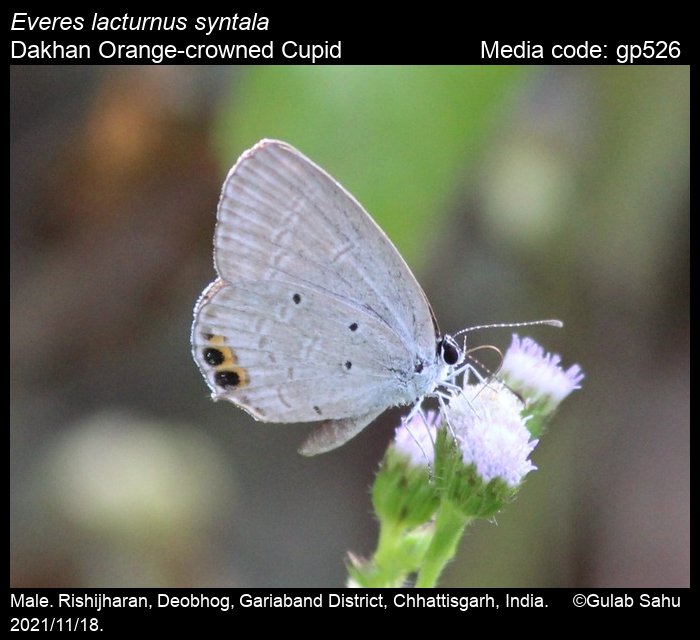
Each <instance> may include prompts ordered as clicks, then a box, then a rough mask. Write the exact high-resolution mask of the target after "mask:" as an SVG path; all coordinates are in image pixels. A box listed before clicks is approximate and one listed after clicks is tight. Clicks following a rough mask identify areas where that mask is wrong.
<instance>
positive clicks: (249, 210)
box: [192, 140, 435, 453]
mask: <svg viewBox="0 0 700 640" xmlns="http://www.w3.org/2000/svg"><path fill="white" fill-rule="evenodd" d="M215 266H216V269H217V272H218V274H219V276H220V277H219V279H218V280H217V281H215V282H214V283H212V285H210V287H209V288H208V289H207V291H205V293H204V294H203V295H202V297H201V298H200V301H199V302H198V304H197V306H196V308H195V321H194V325H193V330H192V344H193V355H194V358H195V360H196V362H197V364H198V365H199V367H200V369H201V371H202V373H203V375H204V377H205V378H206V380H207V382H208V384H209V386H210V387H211V389H212V392H213V396H214V397H215V398H219V397H223V398H225V399H227V400H231V401H233V402H235V403H236V404H238V405H240V406H241V407H243V408H244V409H246V410H247V411H249V412H250V413H251V414H252V415H254V416H255V417H256V418H259V419H262V420H265V421H268V422H297V421H299V422H301V421H317V420H324V419H327V420H328V421H329V422H328V425H327V428H326V432H327V435H328V438H326V440H328V442H326V441H324V438H317V440H316V444H315V445H314V444H310V447H311V449H312V451H310V452H311V453H316V452H318V451H320V450H326V449H327V448H332V446H330V447H329V446H328V444H329V443H331V444H332V442H335V441H338V440H339V439H340V437H339V436H338V435H337V434H336V435H333V431H334V430H336V431H337V430H338V428H339V424H340V423H337V422H336V423H335V424H334V421H343V422H342V424H343V425H344V428H343V429H341V430H342V431H343V432H344V433H349V432H350V431H353V432H352V434H351V435H354V433H356V432H357V431H359V430H360V429H361V428H362V427H364V426H365V424H367V423H368V422H370V421H371V420H373V419H374V417H376V415H378V414H379V413H381V412H382V411H383V410H384V409H386V408H387V407H389V406H392V405H394V404H398V403H400V402H407V401H409V398H404V397H403V396H402V395H401V388H402V376H404V377H405V376H407V375H410V372H412V370H413V363H414V361H415V360H416V358H417V357H420V358H423V359H425V360H426V361H427V360H429V359H431V358H434V357H435V328H434V325H433V321H432V316H431V311H430V307H429V305H428V303H427V300H426V298H425V295H424V293H423V291H422V289H421V288H420V285H419V284H418V283H417V281H416V280H415V278H414V276H413V274H412V273H411V271H410V270H409V268H408V266H407V265H406V263H405V262H404V261H403V259H402V258H401V256H400V255H399V253H398V251H397V250H396V249H395V247H394V246H393V245H392V244H391V242H390V241H389V239H388V238H387V237H386V235H385V234H384V232H383V231H382V230H381V229H380V228H379V227H378V226H377V225H376V223H375V222H374V221H373V220H372V219H371V218H370V216H369V215H368V214H367V213H366V212H365V211H364V209H363V208H362V207H361V206H360V205H359V203H358V202H357V201H356V200H355V199H354V198H353V197H352V196H351V195H350V194H349V193H348V192H347V191H345V189H343V187H341V186H340V185H339V184H338V183H337V182H336V181H335V180H333V178H331V177H330V176H329V175H328V174H327V173H326V172H325V171H323V170H322V169H320V168H319V167H318V166H316V165H315V164H314V163H313V162H311V161H310V160H309V159H307V158H306V157H305V156H303V155H302V154H301V153H299V152H298V151H297V150H295V149H293V148H292V147H290V146H289V145H287V144H285V143H282V142H277V141H273V140H263V141H261V142H260V143H258V144H257V145H255V146H254V147H253V148H252V149H250V150H248V151H247V152H245V153H244V154H243V155H242V156H241V158H240V159H239V160H238V162H237V163H236V165H235V166H234V167H233V169H232V170H231V172H230V173H229V175H228V177H227V179H226V182H225V183H224V188H223V192H222V195H221V199H220V202H219V208H218V213H217V228H216V235H215ZM358 425H359V426H358ZM348 437H351V436H348ZM345 439H348V438H347V437H346V438H345ZM343 441H344V440H343ZM319 443H320V444H319ZM337 444H340V442H338V443H337ZM337 444H336V445H333V446H337ZM307 452H309V451H307Z"/></svg>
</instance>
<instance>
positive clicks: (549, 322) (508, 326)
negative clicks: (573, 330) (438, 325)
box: [452, 320, 564, 338]
mask: <svg viewBox="0 0 700 640" xmlns="http://www.w3.org/2000/svg"><path fill="white" fill-rule="evenodd" d="M539 325H548V326H550V327H557V328H558V329H561V328H562V327H563V326H564V323H563V322H562V321H561V320H532V321H531V322H503V323H498V324H479V325H477V326H476V327H467V328H466V329H462V330H460V331H458V332H457V333H455V334H453V336H452V337H453V338H456V337H457V336H461V335H462V334H464V333H469V332H470V331H476V330H477V329H515V328H516V327H536V326H539Z"/></svg>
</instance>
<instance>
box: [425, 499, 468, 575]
mask: <svg viewBox="0 0 700 640" xmlns="http://www.w3.org/2000/svg"><path fill="white" fill-rule="evenodd" d="M471 520H472V518H470V517H468V516H465V515H464V514H463V513H461V512H460V511H459V510H458V509H457V508H456V507H455V506H454V505H453V504H452V502H451V501H450V500H443V501H442V503H441V504H440V508H439V509H438V512H437V517H436V518H435V533H434V535H433V539H432V541H431V543H430V546H429V547H428V550H427V552H426V554H425V557H424V558H423V563H422V566H421V568H420V571H419V572H418V578H417V579H416V587H434V586H435V585H436V584H437V581H438V579H439V578H440V574H441V573H442V571H443V569H444V568H445V566H446V565H447V563H448V562H449V561H450V560H452V558H454V556H455V553H456V552H457V545H458V544H459V541H460V539H461V537H462V533H463V532H464V529H465V527H466V526H467V524H468V523H469V522H470V521H471Z"/></svg>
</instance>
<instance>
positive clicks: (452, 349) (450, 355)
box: [438, 336, 462, 366]
mask: <svg viewBox="0 0 700 640" xmlns="http://www.w3.org/2000/svg"><path fill="white" fill-rule="evenodd" d="M438 353H439V354H440V356H441V357H442V361H443V362H444V363H445V364H448V365H450V366H452V365H455V364H457V363H458V362H459V361H460V360H461V359H462V350H461V349H460V348H459V347H458V346H457V343H456V342H455V341H454V340H453V339H452V338H451V337H450V336H445V337H444V338H443V339H442V340H440V342H439V343H438Z"/></svg>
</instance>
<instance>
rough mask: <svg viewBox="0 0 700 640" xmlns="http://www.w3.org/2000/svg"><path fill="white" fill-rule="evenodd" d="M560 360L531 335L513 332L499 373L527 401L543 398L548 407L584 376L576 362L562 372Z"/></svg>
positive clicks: (552, 406) (566, 393) (575, 387)
mask: <svg viewBox="0 0 700 640" xmlns="http://www.w3.org/2000/svg"><path fill="white" fill-rule="evenodd" d="M560 362H561V358H560V357H559V356H558V355H557V354H550V353H545V350H544V349H543V348H542V347H541V346H540V345H539V344H537V343H536V342H535V341H534V340H533V339H532V338H522V339H521V338H519V337H518V335H517V334H513V341H512V342H511V345H510V347H508V351H506V355H505V357H504V358H503V365H502V366H501V370H500V372H499V373H500V375H501V376H502V377H503V379H504V380H505V381H506V382H507V383H508V385H509V386H511V387H512V388H513V389H515V390H516V391H517V392H518V393H522V394H523V395H524V396H525V397H526V399H527V400H529V401H531V402H537V401H539V400H541V401H544V402H546V403H547V404H548V405H550V410H552V409H554V408H555V407H556V406H557V405H558V404H559V403H560V402H561V401H562V400H563V399H564V398H566V396H568V395H569V394H570V393H571V392H572V391H573V390H574V389H580V388H581V385H580V383H581V380H583V377H584V376H583V372H582V371H581V367H579V366H578V365H577V364H575V365H573V366H571V367H569V368H568V369H567V370H566V371H564V370H563V369H562V368H561V366H560Z"/></svg>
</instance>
